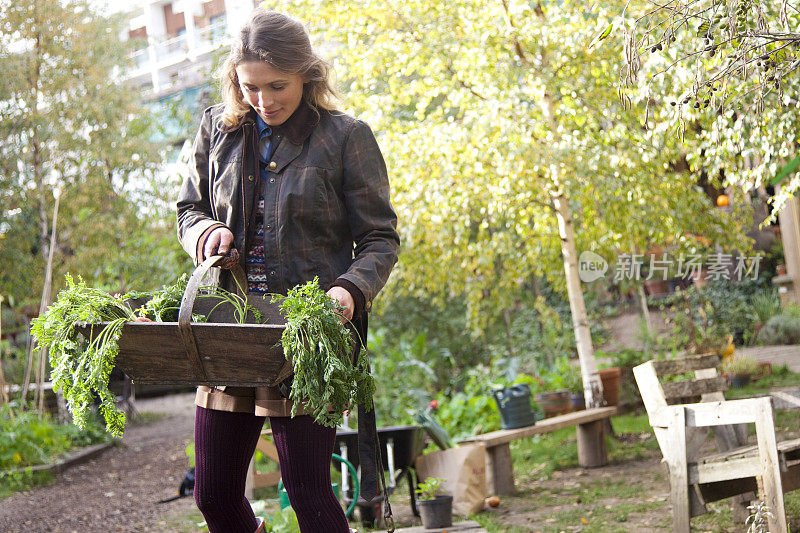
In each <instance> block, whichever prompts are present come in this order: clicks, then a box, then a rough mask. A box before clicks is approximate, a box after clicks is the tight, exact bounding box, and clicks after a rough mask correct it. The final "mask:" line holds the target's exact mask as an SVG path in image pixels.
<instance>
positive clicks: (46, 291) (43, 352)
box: [36, 191, 61, 414]
mask: <svg viewBox="0 0 800 533" xmlns="http://www.w3.org/2000/svg"><path fill="white" fill-rule="evenodd" d="M55 197H56V202H55V206H54V207H53V231H52V233H51V234H50V250H49V252H48V254H47V266H46V267H45V271H44V287H43V288H42V301H41V302H40V304H39V316H42V315H43V314H44V313H45V312H46V311H47V306H48V305H50V295H51V287H52V285H53V252H54V251H55V249H56V226H57V224H58V204H59V201H60V200H61V194H59V193H58V191H56V194H55ZM46 361H47V347H46V346H40V347H39V368H38V372H37V376H36V377H37V379H36V384H37V389H36V391H37V394H38V398H39V413H40V414H41V413H42V412H44V375H45V362H46Z"/></svg>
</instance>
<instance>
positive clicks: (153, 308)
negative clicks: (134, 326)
mask: <svg viewBox="0 0 800 533" xmlns="http://www.w3.org/2000/svg"><path fill="white" fill-rule="evenodd" d="M188 283H189V276H188V274H182V275H181V276H180V277H179V278H178V281H176V282H175V283H173V284H172V285H166V286H164V287H163V288H162V289H161V290H159V291H154V292H145V293H134V292H131V293H128V294H127V295H126V298H129V299H139V298H147V302H146V303H145V304H144V306H142V307H141V308H139V309H137V310H136V313H137V314H138V315H140V316H143V317H146V318H149V319H150V320H155V321H157V322H177V321H178V311H179V310H180V308H181V300H182V299H183V293H184V292H186V285H187V284H188Z"/></svg>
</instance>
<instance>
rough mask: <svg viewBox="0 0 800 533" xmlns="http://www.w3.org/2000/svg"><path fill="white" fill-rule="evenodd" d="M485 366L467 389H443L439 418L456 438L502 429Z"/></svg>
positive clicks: (474, 373) (439, 398)
mask: <svg viewBox="0 0 800 533" xmlns="http://www.w3.org/2000/svg"><path fill="white" fill-rule="evenodd" d="M485 372H486V369H485V368H476V369H474V370H473V371H472V372H471V375H470V378H469V380H468V381H467V385H466V387H465V388H464V390H463V391H459V392H455V391H452V390H451V391H449V393H447V394H445V393H439V394H438V395H437V397H436V399H437V400H438V402H439V408H438V410H437V412H436V418H437V420H438V421H439V423H440V424H441V425H442V427H443V428H444V429H445V430H446V431H447V433H448V434H449V435H450V437H452V439H453V440H454V441H456V442H458V441H459V440H463V439H465V438H467V437H471V436H473V435H477V434H479V433H487V432H489V431H494V430H497V429H500V411H498V409H497V402H495V400H494V397H493V396H492V394H491V391H492V388H494V387H493V386H492V384H491V383H490V382H488V380H487V376H486V374H485Z"/></svg>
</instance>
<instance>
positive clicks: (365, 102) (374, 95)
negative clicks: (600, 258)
mask: <svg viewBox="0 0 800 533" xmlns="http://www.w3.org/2000/svg"><path fill="white" fill-rule="evenodd" d="M271 6H274V7H275V8H276V9H289V10H291V12H292V13H293V14H295V15H296V16H298V17H300V18H301V19H303V20H305V21H307V22H308V23H309V24H310V25H311V29H312V31H314V32H316V33H317V35H316V37H318V40H319V41H321V42H334V43H340V44H341V45H342V46H339V47H336V48H335V55H336V57H335V58H334V59H333V63H334V67H335V68H336V70H337V72H338V74H339V76H340V79H342V80H343V83H342V87H343V89H344V92H346V94H347V97H348V101H347V107H348V108H349V109H351V110H353V111H354V112H355V113H357V114H358V115H359V116H361V117H362V118H364V119H365V120H367V121H368V122H370V124H371V126H372V127H373V129H375V130H376V131H377V132H380V135H379V142H380V143H381V147H382V149H383V151H384V154H385V156H386V158H387V163H388V164H389V166H390V167H391V168H392V169H393V176H394V180H393V183H392V185H393V195H394V196H393V202H394V205H395V207H396V209H397V211H398V215H399V219H400V220H402V221H403V223H402V224H401V225H399V226H398V229H399V231H401V234H402V235H401V237H402V239H403V243H404V246H403V250H402V251H401V257H400V260H399V262H398V265H397V267H396V269H395V272H394V273H393V275H392V279H391V280H390V282H389V286H388V287H387V290H388V291H397V292H402V293H405V294H411V295H414V296H417V297H419V298H424V299H430V300H434V301H436V302H437V303H440V304H442V305H441V307H445V305H444V304H446V302H449V301H451V299H455V298H463V300H464V303H465V305H466V307H467V318H468V330H469V331H473V332H480V333H482V332H484V331H485V330H486V329H487V326H488V324H490V323H491V322H492V321H495V320H497V319H498V318H500V319H502V316H503V313H504V311H505V310H509V309H514V308H515V305H516V303H517V300H518V299H519V295H520V293H523V292H526V291H532V292H535V289H532V286H533V285H535V284H536V283H538V280H539V279H547V280H548V281H549V282H551V283H552V284H553V286H554V287H556V290H557V291H559V292H561V293H562V294H563V293H564V292H565V283H564V263H563V256H562V253H561V240H560V237H559V233H558V226H557V220H556V217H555V215H554V210H553V195H552V193H553V192H554V191H555V189H559V190H560V191H563V192H564V194H565V195H566V197H567V201H568V204H569V209H570V211H571V212H572V213H573V217H572V221H573V223H574V224H575V227H576V240H577V248H578V251H583V250H593V251H596V252H598V253H600V254H601V255H604V256H605V257H607V258H612V257H614V256H616V255H617V254H618V253H619V251H620V250H632V248H635V247H641V248H644V246H645V245H646V244H647V243H648V242H664V243H674V244H675V245H676V246H678V247H681V248H684V249H687V250H688V248H689V247H690V246H691V242H690V241H691V239H688V238H686V237H685V235H686V234H687V233H701V234H706V233H708V234H710V233H713V234H714V235H715V236H719V239H718V240H719V243H720V244H721V245H723V246H728V245H732V246H738V245H745V244H746V241H745V239H743V238H741V237H740V235H741V232H740V229H741V227H742V224H743V222H742V220H740V219H738V218H736V217H732V216H729V215H727V214H726V213H724V212H722V211H721V210H711V209H709V207H710V205H709V202H708V198H707V196H706V195H705V193H704V192H703V191H702V189H700V188H699V187H697V186H696V176H692V175H690V174H688V173H686V172H681V171H680V170H679V169H680V168H682V167H681V165H680V164H679V162H680V161H681V160H682V159H683V154H682V153H681V152H680V149H679V147H678V143H677V142H676V141H675V139H674V138H673V137H671V136H670V135H669V134H668V133H667V132H657V133H656V132H653V131H648V130H646V129H644V128H642V127H641V124H640V118H639V115H638V110H637V111H631V110H629V109H626V108H625V106H624V105H623V104H622V103H621V102H620V101H619V97H618V95H617V92H616V90H615V85H616V80H617V72H616V70H615V69H614V68H611V66H612V65H614V64H616V63H617V62H618V57H619V56H620V54H621V53H622V43H621V41H620V39H618V38H616V37H615V36H614V34H613V33H612V34H610V35H609V36H608V37H607V38H606V39H605V40H604V41H603V46H595V47H593V48H590V47H589V45H590V44H591V43H592V41H593V40H594V39H595V38H596V37H597V36H598V35H599V34H601V33H602V30H603V29H605V28H607V27H608V25H609V24H610V22H611V21H612V19H613V17H614V16H615V14H616V13H618V12H619V11H621V10H622V8H623V6H624V2H616V3H614V2H612V3H611V4H608V3H603V4H594V5H592V6H590V7H587V6H586V5H584V4H582V3H569V2H567V3H558V2H551V3H547V4H546V5H545V4H542V5H539V4H536V3H530V2H524V1H510V2H501V3H497V4H491V5H490V6H487V5H486V3H485V2H479V1H477V0H469V1H465V2H460V3H458V4H457V5H455V6H451V5H449V4H447V3H441V2H440V3H435V2H434V3H431V2H424V1H420V0H414V1H407V0H403V1H400V0H392V1H388V2H382V3H378V4H370V6H369V7H368V8H366V9H365V8H364V6H363V5H361V4H359V3H358V2H353V1H347V0H342V1H337V2H329V3H322V4H320V3H319V2H315V1H312V0H304V1H300V2H277V3H274V4H271ZM354 10H359V11H360V12H361V11H364V12H365V16H364V17H352V16H351V13H352V12H353V11H354ZM550 104H552V107H548V106H549V105H550ZM556 169H558V172H557V174H558V175H559V176H561V177H563V181H561V182H558V183H557V181H558V176H557V175H556V173H555V172H554V170H556ZM598 176H602V177H603V179H598ZM700 212H702V213H704V216H702V217H698V216H697V214H698V213H700ZM706 213H707V216H705V214H706ZM698 224H700V226H702V227H699V226H698ZM567 327H569V326H567ZM498 346H506V344H505V343H498ZM541 355H544V356H550V354H541ZM556 355H557V354H555V355H553V356H552V357H553V359H555V356H556Z"/></svg>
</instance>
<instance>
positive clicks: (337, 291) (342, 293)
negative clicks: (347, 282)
mask: <svg viewBox="0 0 800 533" xmlns="http://www.w3.org/2000/svg"><path fill="white" fill-rule="evenodd" d="M327 294H328V296H330V297H331V298H333V299H334V300H336V301H337V302H339V305H341V306H342V307H344V309H343V310H342V311H341V314H342V322H346V321H348V320H353V312H354V311H355V309H356V302H355V300H353V296H352V295H351V294H350V293H349V292H347V289H345V288H343V287H331V289H330V290H329V291H328V292H327Z"/></svg>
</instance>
